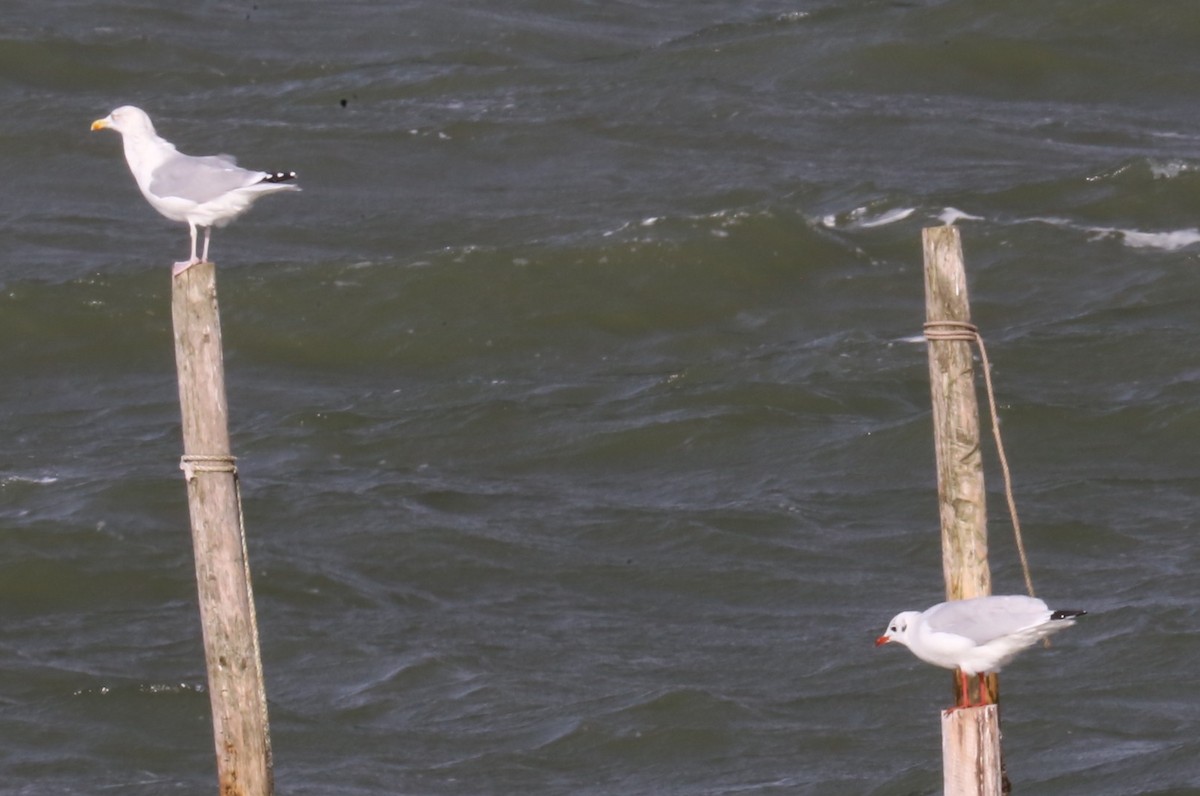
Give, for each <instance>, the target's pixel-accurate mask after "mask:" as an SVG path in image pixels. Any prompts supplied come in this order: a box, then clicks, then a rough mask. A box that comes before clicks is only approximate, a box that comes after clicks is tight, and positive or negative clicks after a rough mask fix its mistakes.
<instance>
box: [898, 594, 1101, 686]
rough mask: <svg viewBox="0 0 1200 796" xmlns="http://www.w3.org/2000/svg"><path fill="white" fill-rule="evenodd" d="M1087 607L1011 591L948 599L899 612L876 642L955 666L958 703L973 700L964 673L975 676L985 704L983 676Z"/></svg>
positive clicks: (1067, 624)
mask: <svg viewBox="0 0 1200 796" xmlns="http://www.w3.org/2000/svg"><path fill="white" fill-rule="evenodd" d="M1086 613H1087V611H1077V610H1063V611H1051V610H1050V609H1049V608H1048V607H1047V606H1046V603H1044V602H1042V601H1041V600H1039V599H1037V598H1036V597H1026V596H1024V595H1021V594H1010V595H1002V596H991V597H974V598H972V599H969V600H951V601H950V602H946V603H938V604H937V605H935V606H933V607H932V608H929V609H927V610H925V611H923V612H922V611H903V612H901V613H898V614H896V616H895V618H894V619H892V621H891V622H889V623H888V627H887V631H885V632H884V634H883V635H882V636H880V637H879V638H877V639H875V646H876V647H878V646H881V645H883V644H887V643H888V642H891V641H895V642H898V643H900V644H903V645H904V646H906V647H908V648H909V649H910V650H912V653H913V655H916V656H917V657H918V658H920V659H921V660H923V661H925V662H927V663H932V664H933V665H934V666H941V667H943V668H945V669H957V670H958V675H959V678H960V682H961V683H962V697H961V701H960V702H959V704H957V705H955V706H954V708H952V710H953V709H956V708H969V707H978V706H977V705H971V704H970V700H969V698H968V696H967V675H979V682H980V689H979V699H980V702H979V704H980V705H984V704H987V689H985V688H984V687H983V676H984V675H985V674H990V673H992V672H998V671H1000V668H1001V667H1002V666H1004V665H1005V664H1007V663H1008V662H1009V661H1011V660H1012V659H1013V658H1015V657H1016V656H1017V653H1019V652H1021V651H1022V650H1024V649H1026V648H1027V647H1031V646H1033V645H1034V644H1036V643H1037V642H1038V641H1039V640H1040V639H1043V638H1045V637H1046V636H1048V635H1050V634H1051V633H1055V632H1057V631H1059V630H1063V629H1064V628H1068V627H1070V626H1071V625H1073V624H1075V618H1076V617H1078V616H1083V615H1084V614H1086Z"/></svg>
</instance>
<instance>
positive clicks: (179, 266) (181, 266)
mask: <svg viewBox="0 0 1200 796" xmlns="http://www.w3.org/2000/svg"><path fill="white" fill-rule="evenodd" d="M188 229H189V230H190V231H191V233H192V258H191V259H190V260H185V261H184V262H182V263H175V265H174V267H172V268H171V276H179V275H180V274H182V273H183V272H184V271H186V270H187V269H189V268H191V267H192V266H193V265H195V264H196V263H198V262H200V258H198V257H197V256H196V225H195V224H193V223H192V222H190V221H189V222H188ZM207 248H208V241H207V240H206V241H205V249H207Z"/></svg>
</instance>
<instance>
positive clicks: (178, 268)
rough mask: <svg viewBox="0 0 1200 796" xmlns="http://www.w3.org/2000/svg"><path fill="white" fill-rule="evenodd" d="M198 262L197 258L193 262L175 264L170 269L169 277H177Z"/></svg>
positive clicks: (185, 261)
mask: <svg viewBox="0 0 1200 796" xmlns="http://www.w3.org/2000/svg"><path fill="white" fill-rule="evenodd" d="M198 262H200V258H198V257H197V258H196V259H194V260H184V261H183V262H181V263H175V265H173V266H172V267H171V276H179V275H180V274H182V273H183V272H184V271H186V270H187V269H189V268H191V267H192V266H193V265H195V264H196V263H198Z"/></svg>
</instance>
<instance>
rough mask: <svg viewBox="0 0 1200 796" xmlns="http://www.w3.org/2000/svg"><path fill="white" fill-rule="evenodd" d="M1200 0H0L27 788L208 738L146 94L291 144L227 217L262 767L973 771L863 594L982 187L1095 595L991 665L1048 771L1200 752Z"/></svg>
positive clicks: (328, 781)
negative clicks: (954, 760)
mask: <svg viewBox="0 0 1200 796" xmlns="http://www.w3.org/2000/svg"><path fill="white" fill-rule="evenodd" d="M1198 17H1200V6H1194V5H1192V4H1185V3H1156V4H1137V3H1129V2H1117V1H1116V0H1110V1H1109V2H1078V0H1070V1H1069V2H1068V1H1067V0H1045V1H1044V2H1040V3H1036V4H1031V3H1024V2H1011V1H1009V2H986V3H985V2H979V1H978V0H977V1H975V2H969V1H967V0H947V1H946V2H933V1H932V0H928V1H926V2H906V3H902V2H878V1H874V0H872V1H868V0H863V1H861V2H804V1H803V0H796V1H795V2H779V1H776V0H755V1H753V2H738V3H732V2H703V1H700V2H697V1H695V0H693V1H690V2H658V3H650V2H638V1H630V2H602V3H601V2H587V1H586V0H528V1H527V2H517V3H499V2H487V0H475V2H463V3H443V2H429V1H428V0H410V1H409V2H403V3H400V2H397V3H372V2H357V3H355V2H344V3H337V4H333V3H317V2H311V1H309V2H303V1H301V2H290V3H282V2H274V1H272V0H257V2H244V1H239V2H233V1H232V0H230V1H228V2H204V3H192V4H188V5H187V6H186V7H185V6H163V5H162V4H159V3H154V2H150V1H149V0H140V1H138V0H110V1H109V2H103V3H97V2H92V1H91V0H89V1H88V2H80V1H79V0H75V1H74V2H65V1H64V2H59V3H55V4H46V3H42V2H34V0H9V2H8V3H7V5H6V6H5V11H4V22H3V28H0V100H2V104H3V107H4V108H5V112H4V115H3V122H0V143H2V146H0V175H3V186H2V187H3V190H2V191H0V220H2V221H0V223H2V224H3V231H4V234H3V236H0V263H2V265H0V372H2V374H3V376H2V378H0V616H2V617H3V632H2V633H0V672H2V675H3V676H2V677H0V783H3V784H0V791H3V792H6V793H14V794H42V793H62V794H83V793H87V794H97V793H109V792H121V793H130V794H160V793H207V792H211V790H212V788H213V787H214V783H215V775H214V773H213V771H214V764H213V754H212V748H211V736H210V731H209V725H208V721H209V719H208V701H207V694H206V693H205V691H204V674H203V672H204V668H203V652H202V649H201V645H200V633H199V623H198V617H197V614H196V608H195V588H194V582H193V574H192V564H191V550H190V543H189V541H188V530H187V512H186V503H185V494H184V489H183V483H182V480H181V477H180V474H179V472H178V470H177V460H178V455H179V452H180V450H179V449H180V441H179V431H178V416H177V412H178V407H177V403H176V396H175V393H174V389H175V386H174V385H175V382H174V379H175V375H174V368H173V362H172V350H171V340H170V312H169V289H170V285H169V277H168V274H169V264H170V263H171V262H172V261H173V260H176V259H180V258H181V257H183V256H184V254H185V253H186V246H187V235H186V230H185V229H183V228H182V227H181V226H179V225H176V224H173V223H171V222H168V221H166V220H164V219H162V218H160V217H159V216H157V215H156V214H155V213H154V212H153V211H152V210H151V209H150V208H149V207H148V206H146V205H145V204H144V202H143V201H142V199H141V197H140V196H139V195H138V194H137V192H136V188H135V187H134V185H133V181H132V179H130V177H129V175H128V173H127V170H126V167H125V164H124V162H123V158H122V157H121V154H120V147H119V143H118V141H117V138H116V136H113V135H111V134H99V133H97V134H92V133H89V132H88V125H89V123H90V121H91V120H92V119H95V118H99V117H101V116H103V115H105V114H106V113H107V112H108V111H109V110H111V109H112V108H113V107H115V106H117V105H120V104H124V103H135V104H138V105H141V106H143V107H145V108H146V109H147V110H148V111H150V113H151V114H152V115H153V117H154V118H155V120H156V123H157V125H158V128H159V131H160V132H161V133H162V134H164V135H165V136H166V137H168V138H170V139H171V140H173V141H175V142H176V143H177V144H178V145H179V146H180V148H181V149H182V150H183V151H185V152H191V153H196V154H206V153H215V152H234V153H236V154H238V155H239V156H240V157H241V160H242V162H243V163H244V164H247V165H250V166H256V167H262V168H273V169H274V168H281V169H296V170H297V171H299V172H300V175H301V182H302V184H303V186H304V192H303V193H301V194H295V195H285V196H279V197H271V198H269V199H267V200H265V201H263V202H262V203H261V204H260V205H259V206H258V207H256V208H255V209H254V210H253V211H252V212H251V213H250V214H249V215H248V216H246V217H245V218H243V219H242V220H240V221H239V222H237V223H236V224H234V225H233V226H231V227H229V228H227V229H223V230H218V231H217V232H216V233H215V234H214V238H213V250H212V253H213V259H214V260H216V261H217V262H218V263H219V264H220V269H219V274H220V287H221V303H222V310H223V317H224V326H225V343H226V356H227V369H228V381H229V389H230V403H231V407H232V425H233V435H234V445H235V452H236V453H237V454H238V455H239V457H240V467H241V471H242V474H243V488H244V494H245V500H246V506H245V508H246V514H247V523H248V530H249V534H250V552H251V559H252V565H253V570H254V575H255V588H256V591H257V596H258V603H259V607H258V613H259V618H260V623H261V625H262V633H263V652H264V656H265V668H266V675H267V689H268V695H269V699H270V705H271V720H272V732H273V742H274V749H275V758H276V776H277V779H278V790H279V792H280V793H291V794H347V795H350V794H368V793H369V794H393V793H395V794H401V793H403V794H518V793H519V794H529V795H531V796H532V795H535V794H568V793H569V794H614V793H621V794H721V793H755V794H768V793H770V794H775V793H796V794H878V795H880V796H883V795H891V794H894V795H895V796H901V795H905V794H929V793H936V792H938V790H939V788H940V754H939V743H940V741H939V737H938V720H937V709H938V708H940V707H941V706H943V705H944V704H946V703H947V701H948V699H949V687H950V675H949V674H948V673H946V672H941V671H938V670H934V669H932V668H929V667H926V666H924V665H923V664H919V663H918V662H917V661H915V660H914V659H912V658H911V656H909V655H908V654H907V653H905V652H903V651H899V650H891V649H888V650H880V651H877V650H875V649H873V648H872V647H871V640H872V639H873V638H874V636H875V635H876V634H877V633H878V632H879V630H880V629H881V627H882V625H883V624H884V622H886V620H887V619H888V618H889V617H890V616H891V615H892V614H893V613H894V612H895V611H896V610H898V609H900V608H912V607H923V606H925V605H928V604H930V603H932V602H935V601H937V599H939V595H940V593H941V580H940V579H941V575H940V558H939V555H940V554H939V550H938V535H937V531H936V522H937V510H936V504H935V500H936V494H935V485H934V480H933V479H934V474H933V456H932V446H931V439H930V435H931V430H930V423H929V413H928V386H927V375H926V364H925V353H924V349H923V347H922V346H921V345H919V344H915V343H913V342H912V340H913V338H914V336H915V335H917V334H918V333H919V329H920V324H921V321H922V320H923V297H922V281H921V271H920V229H921V228H922V227H924V226H928V225H931V224H936V223H940V221H939V219H941V218H946V217H949V216H951V215H953V216H957V217H959V218H960V219H961V220H960V221H959V223H960V225H961V226H962V229H963V234H964V239H965V245H966V251H967V259H968V268H969V272H970V280H971V288H972V295H973V303H974V309H975V317H976V320H977V322H978V323H979V324H980V326H981V327H982V328H983V330H984V333H985V336H986V337H987V339H988V341H989V344H990V352H991V355H992V359H993V364H994V367H995V376H996V379H997V384H998V389H999V392H1000V400H1001V403H1002V405H1003V406H1002V411H1003V413H1004V430H1005V433H1006V439H1007V441H1008V446H1009V456H1010V459H1011V460H1012V463H1013V466H1014V468H1015V470H1016V480H1017V490H1018V496H1019V500H1020V505H1021V508H1022V519H1023V523H1024V526H1025V532H1026V540H1027V544H1028V546H1029V548H1030V555H1031V557H1032V560H1033V565H1034V575H1035V579H1036V582H1037V585H1038V588H1039V593H1041V594H1043V595H1045V596H1046V597H1047V598H1048V599H1050V600H1051V601H1053V602H1056V603H1058V604H1060V605H1064V606H1069V607H1083V608H1087V609H1088V610H1089V611H1090V612H1091V614H1092V615H1091V616H1089V617H1088V618H1087V620H1086V621H1084V622H1081V623H1080V625H1079V626H1078V627H1076V628H1074V629H1072V630H1071V631H1070V632H1069V633H1067V634H1064V635H1062V636H1059V637H1058V638H1059V640H1058V641H1056V643H1055V645H1054V647H1053V648H1051V649H1049V650H1043V649H1038V650H1034V651H1031V652H1029V653H1028V654H1027V655H1026V656H1025V657H1024V658H1022V659H1021V660H1019V661H1018V663H1016V664H1015V665H1014V666H1013V667H1012V668H1011V669H1010V670H1008V671H1006V672H1005V675H1004V676H1003V678H1002V682H1003V686H1002V688H1003V692H1004V711H1005V715H1004V730H1005V751H1006V756H1007V761H1008V767H1009V772H1010V776H1011V778H1012V780H1013V782H1014V785H1015V787H1016V789H1017V790H1016V792H1018V793H1040V794H1131V793H1144V794H1151V793H1152V794H1159V795H1160V796H1165V795H1166V794H1184V793H1193V792H1196V791H1197V790H1198V789H1200V767H1197V764H1196V762H1195V761H1196V759H1197V755H1198V752H1200V742H1198V741H1197V740H1196V739H1197V735H1198V730H1200V700H1198V699H1197V697H1196V696H1195V694H1196V688H1195V686H1196V685H1197V679H1198V678H1197V668H1196V663H1195V662H1196V660H1197V659H1198V658H1200V645H1198V642H1197V638H1198V637H1197V635H1196V632H1195V631H1196V628H1197V625H1198V623H1200V597H1198V596H1197V588H1196V575H1195V572H1196V570H1197V568H1198V566H1200V555H1198V552H1197V551H1198V549H1200V548H1198V545H1197V543H1196V530H1197V526H1196V520H1195V515H1196V511H1195V507H1196V505H1197V501H1198V500H1200V467H1198V466H1197V454H1196V449H1197V438H1198V436H1200V410H1198V409H1197V406H1198V399H1200V360H1198V357H1197V353H1196V351H1197V346H1196V341H1197V340H1198V339H1200V313H1197V311H1196V296H1197V295H1200V269H1198V268H1197V255H1198V253H1200V220H1198V216H1200V174H1198V173H1197V167H1198V165H1200V135H1198V134H1197V132H1196V130H1197V126H1198V122H1200V112H1198V110H1197V103H1196V89H1195V87H1196V85H1197V82H1196V81H1197V76H1198V75H1200V40H1198V38H1197V36H1198V34H1197V31H1198V30H1200V27H1198V26H1197V22H1200V18H1198ZM999 483H1000V482H999V479H998V478H995V477H993V478H992V479H991V481H990V485H991V486H992V487H993V489H995V488H998V486H999ZM1002 505H1003V502H1002V500H1000V499H999V498H998V497H997V498H996V499H993V501H992V514H993V517H994V520H993V523H992V538H993V568H994V576H995V580H996V583H997V588H998V589H1001V590H1006V591H1019V590H1020V589H1021V580H1020V574H1019V571H1018V568H1017V566H1016V563H1015V555H1014V553H1013V550H1012V544H1011V541H1010V538H1009V535H1008V532H1007V531H1006V530H1005V528H1006V526H1005V524H1004V517H1003V514H1002V512H1001V509H1002Z"/></svg>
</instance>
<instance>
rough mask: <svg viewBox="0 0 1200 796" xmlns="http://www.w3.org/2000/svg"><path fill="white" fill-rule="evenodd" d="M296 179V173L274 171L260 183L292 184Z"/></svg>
mask: <svg viewBox="0 0 1200 796" xmlns="http://www.w3.org/2000/svg"><path fill="white" fill-rule="evenodd" d="M294 179H296V172H294V171H273V172H271V173H270V174H268V175H267V176H265V177H263V178H262V179H261V180H260V182H291V181H292V180H294Z"/></svg>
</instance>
